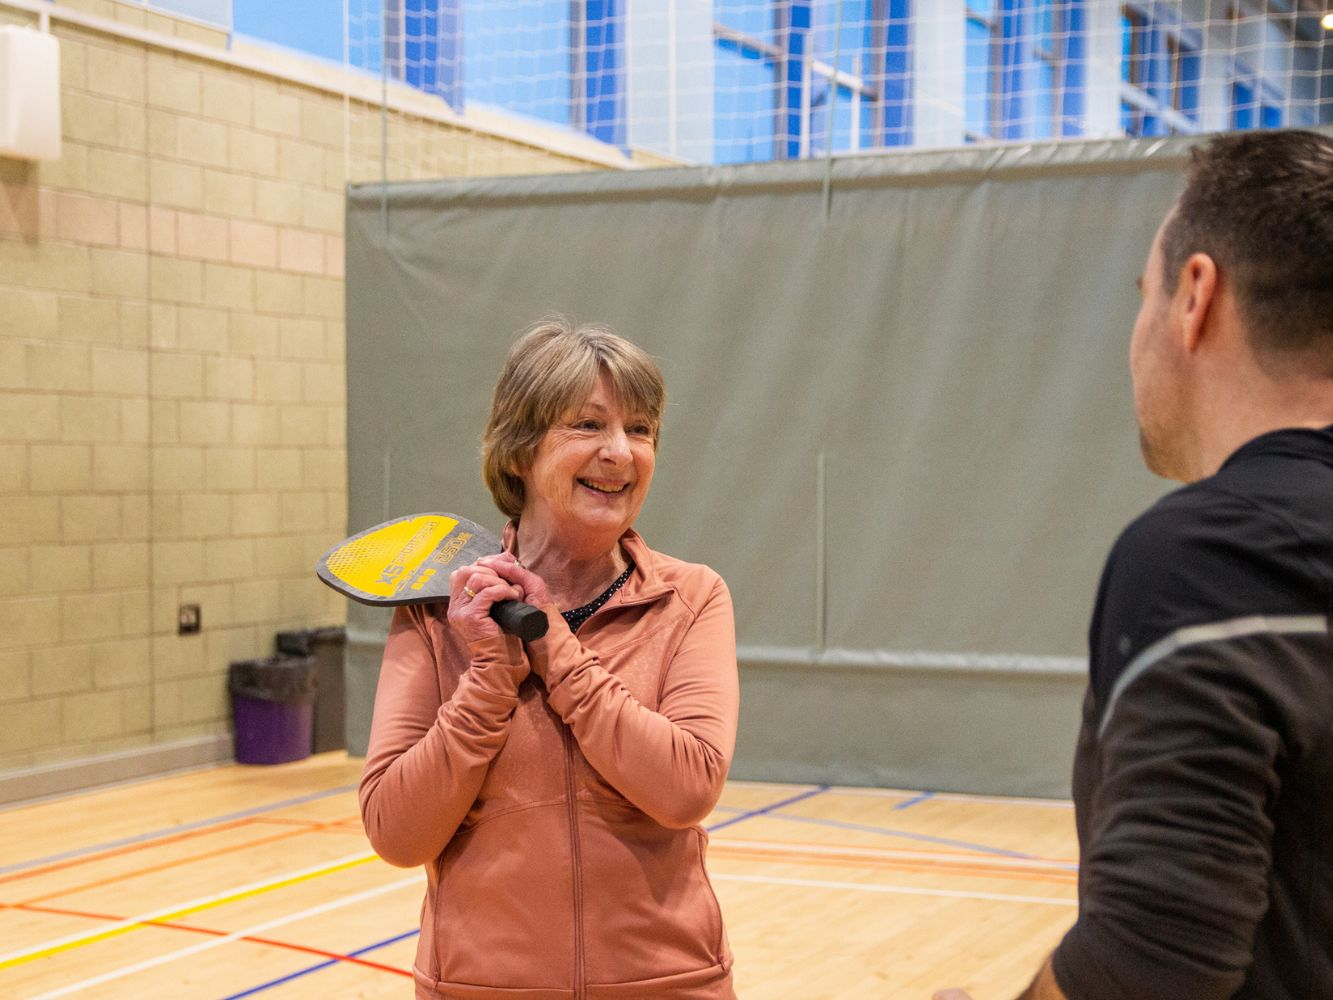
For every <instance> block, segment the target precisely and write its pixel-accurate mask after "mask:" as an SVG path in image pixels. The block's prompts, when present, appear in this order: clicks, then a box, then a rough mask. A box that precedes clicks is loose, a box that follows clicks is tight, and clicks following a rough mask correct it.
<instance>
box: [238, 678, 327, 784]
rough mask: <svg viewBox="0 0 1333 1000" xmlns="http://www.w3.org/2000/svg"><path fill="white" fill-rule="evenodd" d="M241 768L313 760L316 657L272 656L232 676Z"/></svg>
mask: <svg viewBox="0 0 1333 1000" xmlns="http://www.w3.org/2000/svg"><path fill="white" fill-rule="evenodd" d="M227 687H228V689H229V690H230V691H231V707H232V719H233V721H234V722H235V726H236V762H237V763H238V764H286V763H288V762H290V761H294V760H302V759H303V758H305V757H309V756H310V740H311V732H312V728H313V726H314V717H315V709H314V700H315V658H314V657H312V656H304V657H295V656H273V657H269V658H267V659H263V660H242V661H240V662H238V663H233V664H232V665H231V668H230V669H229V670H228V673H227Z"/></svg>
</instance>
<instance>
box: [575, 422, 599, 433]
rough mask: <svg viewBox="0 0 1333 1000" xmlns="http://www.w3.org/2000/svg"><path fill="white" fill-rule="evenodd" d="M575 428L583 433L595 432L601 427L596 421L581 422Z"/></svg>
mask: <svg viewBox="0 0 1333 1000" xmlns="http://www.w3.org/2000/svg"><path fill="white" fill-rule="evenodd" d="M574 426H575V427H577V428H578V429H579V430H581V431H595V430H597V428H598V426H599V425H598V423H597V421H596V420H580V421H579V422H578V423H576V424H575V425H574Z"/></svg>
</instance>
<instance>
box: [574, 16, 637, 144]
mask: <svg viewBox="0 0 1333 1000" xmlns="http://www.w3.org/2000/svg"><path fill="white" fill-rule="evenodd" d="M619 8H620V2H619V0H586V3H585V4H584V31H585V42H584V96H583V101H584V107H583V123H584V124H583V127H584V131H586V132H587V133H588V134H589V135H591V136H593V138H595V139H600V140H601V141H602V142H609V143H611V144H612V145H615V146H624V145H625V137H626V134H627V132H626V121H625V103H624V95H625V71H624V62H625V60H624V50H623V46H624V25H623V23H622V21H621V17H620V12H619Z"/></svg>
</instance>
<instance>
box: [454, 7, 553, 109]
mask: <svg viewBox="0 0 1333 1000" xmlns="http://www.w3.org/2000/svg"><path fill="white" fill-rule="evenodd" d="M523 15H524V16H523V17H522V18H521V19H519V18H517V17H516V16H515V13H514V9H513V8H512V7H510V6H508V5H503V4H490V3H471V4H468V6H467V14H466V26H465V28H464V31H463V61H464V64H465V66H466V67H467V98H468V100H476V101H481V102H484V103H486V104H492V105H495V106H497V107H502V108H506V109H508V110H510V111H516V112H518V113H520V114H525V115H530V116H532V117H534V118H539V119H542V120H543V121H548V122H555V123H557V124H560V125H569V124H571V123H572V122H573V120H574V116H573V113H572V111H573V109H572V106H571V105H572V102H571V97H570V81H569V70H570V65H569V59H570V51H569V40H570V32H571V30H572V24H571V21H570V9H569V3H568V0H530V2H529V3H528V4H527V5H526V6H525V7H524V11H523Z"/></svg>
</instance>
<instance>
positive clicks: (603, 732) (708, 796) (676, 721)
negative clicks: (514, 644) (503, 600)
mask: <svg viewBox="0 0 1333 1000" xmlns="http://www.w3.org/2000/svg"><path fill="white" fill-rule="evenodd" d="M547 612H548V614H558V611H557V610H556V609H555V608H553V607H552V608H548V609H547ZM556 620H558V619H556ZM545 646H546V662H545V681H546V689H547V703H548V704H549V705H550V706H551V708H553V709H554V710H555V711H556V712H557V713H559V715H560V717H561V718H562V719H564V721H565V723H566V724H567V725H568V726H569V727H570V729H571V730H572V731H573V734H574V738H575V739H576V740H578V744H579V748H580V749H581V750H582V751H583V755H584V757H586V758H587V760H588V763H590V764H591V765H592V766H593V767H594V768H596V769H597V773H598V774H600V775H601V776H602V777H603V778H604V779H605V780H606V781H608V782H609V783H610V784H611V785H612V786H613V787H614V788H616V790H618V791H619V792H620V793H621V794H622V795H624V796H625V798H627V799H628V800H629V801H630V802H632V803H633V804H634V805H635V806H637V807H638V808H640V809H642V810H643V811H644V812H645V813H647V814H648V815H649V816H651V817H652V818H653V819H654V820H656V821H657V822H658V823H660V824H662V825H663V826H665V827H670V828H675V829H683V828H685V827H689V826H693V825H695V824H696V823H699V822H701V821H702V820H703V819H704V818H705V817H706V816H707V815H708V814H709V813H710V812H711V811H712V809H713V806H714V805H716V804H717V800H718V798H719V797H720V796H721V794H722V786H723V784H724V782H725V781H726V777H727V769H728V767H730V765H731V755H732V751H733V750H734V748H735V744H736V721H737V715H738V712H739V709H740V683H739V680H738V678H737V673H736V628H735V620H734V617H733V613H732V607H731V594H730V593H729V592H728V590H727V587H726V584H725V583H723V582H722V579H721V578H720V577H718V578H716V580H715V582H714V584H713V587H712V589H711V591H710V592H709V593H708V596H707V598H706V599H705V601H704V602H703V604H702V606H701V607H700V608H699V609H698V612H697V614H696V616H695V617H694V620H693V622H692V623H691V624H690V627H689V629H688V631H687V632H686V634H685V636H684V638H683V639H682V640H681V642H680V643H679V645H678V646H677V647H676V649H675V651H674V654H673V655H672V656H671V658H670V661H669V662H668V663H667V664H666V665H665V668H664V673H663V678H662V682H661V688H660V690H661V696H660V700H659V702H658V705H657V710H656V711H653V710H652V709H649V708H648V707H646V706H645V705H643V704H642V703H641V702H639V701H638V700H637V699H636V698H635V697H634V695H633V694H631V693H630V692H629V690H628V689H626V688H625V686H624V685H623V684H622V683H621V682H620V681H619V680H618V679H617V678H616V677H615V676H614V675H612V674H611V673H610V672H609V671H607V670H606V668H605V667H603V666H602V665H601V663H600V662H599V661H598V658H597V654H596V653H595V652H593V651H592V650H590V649H588V648H586V647H585V646H583V645H582V644H581V643H580V642H579V641H578V639H577V638H576V637H575V636H574V635H572V634H571V633H570V632H568V631H567V630H565V629H552V631H551V633H549V637H548V639H547V641H546V643H545Z"/></svg>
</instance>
